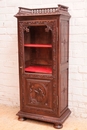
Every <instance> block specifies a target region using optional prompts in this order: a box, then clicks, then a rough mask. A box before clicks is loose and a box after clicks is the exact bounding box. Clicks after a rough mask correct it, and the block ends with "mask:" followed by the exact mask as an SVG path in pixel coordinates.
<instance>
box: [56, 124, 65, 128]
mask: <svg viewBox="0 0 87 130" xmlns="http://www.w3.org/2000/svg"><path fill="white" fill-rule="evenodd" d="M62 127H63V125H62V124H54V128H56V129H61V128H62Z"/></svg>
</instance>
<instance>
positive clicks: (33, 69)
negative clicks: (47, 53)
mask: <svg viewBox="0 0 87 130" xmlns="http://www.w3.org/2000/svg"><path fill="white" fill-rule="evenodd" d="M25 71H26V72H38V73H48V74H51V73H52V69H51V68H50V67H41V66H29V67H26V68H25Z"/></svg>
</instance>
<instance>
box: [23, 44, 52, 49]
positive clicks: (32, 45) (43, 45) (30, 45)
mask: <svg viewBox="0 0 87 130" xmlns="http://www.w3.org/2000/svg"><path fill="white" fill-rule="evenodd" d="M24 46H25V47H44V48H46V47H49V48H51V47H52V45H51V44H24Z"/></svg>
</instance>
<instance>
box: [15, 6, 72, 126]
mask: <svg viewBox="0 0 87 130" xmlns="http://www.w3.org/2000/svg"><path fill="white" fill-rule="evenodd" d="M15 17H17V20H18V50H19V53H18V54H19V79H20V111H19V112H18V113H17V115H18V116H19V119H20V120H24V119H26V118H30V119H35V120H40V121H45V122H50V123H53V124H54V127H55V128H62V124H63V122H64V121H65V120H66V118H67V117H68V116H69V115H70V113H71V112H70V110H69V108H68V63H69V54H68V53H69V19H70V15H69V13H68V7H66V6H63V5H58V7H56V8H39V9H27V8H22V7H19V12H18V13H17V14H16V15H15Z"/></svg>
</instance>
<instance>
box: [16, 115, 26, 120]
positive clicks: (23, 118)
mask: <svg viewBox="0 0 87 130" xmlns="http://www.w3.org/2000/svg"><path fill="white" fill-rule="evenodd" d="M18 120H19V121H25V120H26V118H25V117H20V116H19V117H18Z"/></svg>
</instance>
